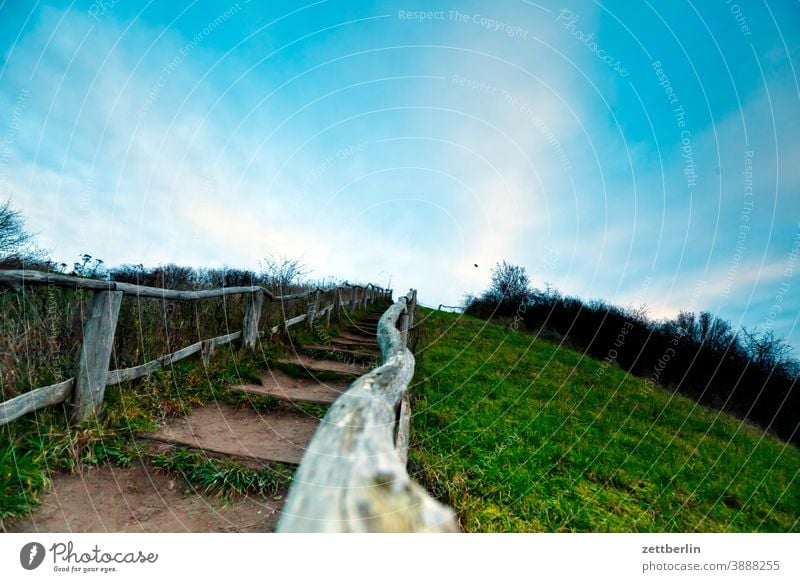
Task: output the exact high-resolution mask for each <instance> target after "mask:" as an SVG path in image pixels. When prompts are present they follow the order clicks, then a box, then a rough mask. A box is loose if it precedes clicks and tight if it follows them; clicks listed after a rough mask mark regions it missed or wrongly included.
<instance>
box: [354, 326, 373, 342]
mask: <svg viewBox="0 0 800 582" xmlns="http://www.w3.org/2000/svg"><path fill="white" fill-rule="evenodd" d="M346 331H347V332H349V333H353V334H359V335H362V336H366V337H367V338H368V339H369V340H370V341H372V342H373V343H375V341H376V338H377V337H378V332H377V330H374V329H369V328H364V327H349V328H347V330H346Z"/></svg>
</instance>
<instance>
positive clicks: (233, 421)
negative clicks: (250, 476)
mask: <svg viewBox="0 0 800 582" xmlns="http://www.w3.org/2000/svg"><path fill="white" fill-rule="evenodd" d="M318 424H319V420H318V419H316V418H314V417H312V416H308V415H304V414H301V413H299V412H294V411H285V410H276V411H270V412H266V413H263V414H261V413H259V412H258V411H256V410H253V409H252V408H236V407H234V406H230V405H228V404H210V405H208V406H202V407H200V408H196V409H194V410H193V411H192V413H191V414H189V415H188V416H184V417H180V418H173V419H170V421H169V422H168V423H167V425H166V426H165V427H164V428H163V429H162V430H160V431H159V432H156V433H150V434H147V435H143V436H144V437H145V438H148V439H152V440H158V441H162V442H165V443H169V444H172V445H178V446H182V447H186V448H193V449H200V450H204V451H208V452H210V453H215V454H219V455H227V456H229V457H234V458H238V459H245V460H249V461H256V462H264V463H267V462H269V461H279V462H281V463H294V464H298V463H300V459H301V458H302V456H303V453H304V452H305V450H306V447H307V446H308V443H309V442H310V441H311V437H312V436H314V432H315V431H316V430H317V425H318Z"/></svg>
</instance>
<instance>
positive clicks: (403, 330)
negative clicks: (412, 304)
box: [397, 303, 408, 346]
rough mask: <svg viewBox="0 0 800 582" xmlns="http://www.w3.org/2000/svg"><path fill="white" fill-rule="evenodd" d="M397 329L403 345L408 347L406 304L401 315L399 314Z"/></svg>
mask: <svg viewBox="0 0 800 582" xmlns="http://www.w3.org/2000/svg"><path fill="white" fill-rule="evenodd" d="M397 327H398V328H400V338H401V339H402V340H403V345H404V346H405V345H408V303H406V307H405V309H404V310H403V313H401V314H400V317H399V319H398V320H397Z"/></svg>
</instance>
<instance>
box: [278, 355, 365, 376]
mask: <svg viewBox="0 0 800 582" xmlns="http://www.w3.org/2000/svg"><path fill="white" fill-rule="evenodd" d="M277 363H278V364H281V365H292V366H299V367H301V368H303V369H304V370H306V371H307V372H310V373H312V375H313V373H314V372H330V373H333V374H339V375H340V376H345V377H349V378H354V379H355V378H358V377H359V376H362V375H364V374H366V373H367V372H369V371H370V369H371V368H370V367H369V366H366V365H364V364H363V363H361V362H353V361H350V362H346V361H343V360H316V359H314V358H312V357H311V356H308V355H306V354H294V355H293V356H290V357H287V358H283V359H280V360H278V361H277Z"/></svg>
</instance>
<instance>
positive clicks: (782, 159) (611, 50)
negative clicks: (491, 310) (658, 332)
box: [0, 0, 800, 345]
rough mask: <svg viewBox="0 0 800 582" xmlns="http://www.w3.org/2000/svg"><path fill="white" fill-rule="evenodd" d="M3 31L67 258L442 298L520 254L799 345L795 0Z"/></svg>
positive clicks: (667, 308)
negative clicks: (342, 282) (349, 283)
mask: <svg viewBox="0 0 800 582" xmlns="http://www.w3.org/2000/svg"><path fill="white" fill-rule="evenodd" d="M0 50H2V55H3V60H2V69H0V110H1V111H2V112H3V113H2V117H1V118H0V133H2V134H3V136H4V137H0V139H2V142H1V143H2V150H0V154H2V155H0V198H2V199H6V198H8V197H9V196H10V197H11V199H12V203H13V204H14V206H16V207H17V208H19V209H21V210H22V211H23V213H24V214H25V215H26V217H27V220H28V225H29V227H30V228H31V229H32V230H34V231H36V232H37V233H38V240H39V243H40V244H41V245H42V246H44V247H47V248H50V249H52V251H53V255H54V256H55V257H56V258H57V259H60V260H63V261H64V262H67V263H70V264H71V263H72V262H73V261H75V260H76V259H77V257H78V255H79V254H81V253H84V252H86V253H89V254H92V255H93V256H96V257H100V258H102V259H103V260H104V261H105V262H106V263H107V264H110V265H116V264H121V263H144V264H147V265H155V264H158V263H165V262H176V263H181V264H191V265H209V266H220V265H224V264H228V265H235V266H242V267H248V268H254V269H257V268H258V266H259V260H260V259H261V258H263V257H264V256H266V255H269V254H272V253H277V254H283V255H288V256H301V255H302V256H304V258H305V261H306V262H307V263H308V265H309V266H310V267H311V268H312V269H313V273H312V274H313V276H315V277H318V278H323V277H331V276H332V277H336V278H340V279H349V280H356V279H358V280H362V281H374V282H377V283H380V284H386V283H387V282H388V280H389V277H391V284H392V286H393V287H394V288H396V289H406V288H408V287H412V286H413V287H416V288H418V289H419V296H420V299H421V300H422V301H423V302H424V303H426V304H429V305H438V304H439V303H445V304H455V303H457V302H459V301H460V299H461V298H462V297H463V295H464V294H465V293H469V292H472V293H476V292H480V291H481V290H482V289H483V288H485V286H486V285H487V283H488V279H489V274H490V269H491V267H492V266H493V265H494V264H495V263H496V262H498V261H500V260H503V259H506V260H509V261H512V262H515V263H518V264H521V265H524V266H525V267H526V268H527V269H528V272H529V273H530V275H531V278H532V280H533V283H534V284H535V285H537V286H542V285H544V284H545V282H547V283H550V284H552V285H554V286H556V287H557V288H559V289H561V290H562V291H563V292H565V293H569V294H575V295H579V296H581V297H584V298H587V299H589V298H604V299H607V300H610V301H612V302H615V303H619V304H622V305H632V306H638V305H641V304H645V305H647V307H648V309H649V313H650V315H651V316H653V317H666V316H670V315H674V314H675V313H677V312H678V311H679V310H681V309H688V310H695V311H697V310H700V309H705V310H709V311H711V312H713V313H717V314H719V315H721V316H723V317H725V318H727V319H730V320H731V321H732V322H733V323H734V324H736V325H746V326H748V327H749V328H752V327H758V328H759V329H762V330H766V329H770V328H772V329H774V330H775V331H776V332H777V333H778V334H780V335H783V336H787V337H790V338H791V340H792V341H793V343H794V344H795V345H800V328H799V327H798V325H797V324H798V321H797V320H798V314H800V275H799V274H798V271H800V261H799V260H798V256H797V255H798V250H800V115H798V113H800V85H799V81H798V69H800V65H799V63H798V56H800V4H798V3H797V2H789V1H787V2H772V1H770V2H745V1H739V2H734V1H730V2H728V1H726V0H720V1H718V2H701V3H696V4H693V3H689V2H683V1H674V2H673V1H670V2H636V3H633V2H621V1H619V2H604V3H599V2H589V1H586V2H572V1H569V0H564V1H562V2H559V3H551V2H528V1H526V0H507V1H501V2H463V1H462V2H433V1H428V2H410V1H409V2H406V1H393V2H363V1H359V2H346V1H339V0H329V1H319V2H310V3H305V2H270V3H266V2H264V3H262V2H255V1H252V2H246V1H244V0H240V1H239V2H233V3H228V2H226V1H223V2H194V3H181V2H174V3H166V2H158V3H156V2H150V3H144V2H133V1H130V0H118V1H116V2H114V1H112V0H106V1H105V2H101V1H97V2H74V3H69V2H38V3H32V2H31V3H28V2H21V1H13V0H12V1H9V0H6V1H5V2H3V3H2V4H0ZM475 264H477V265H478V267H477V268H476V267H475V266H474V265H475Z"/></svg>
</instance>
